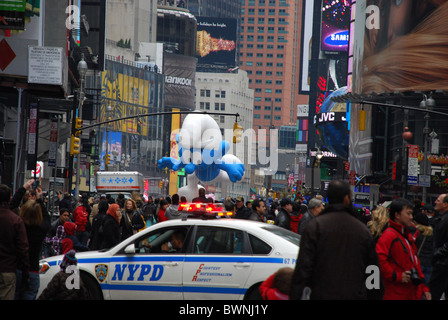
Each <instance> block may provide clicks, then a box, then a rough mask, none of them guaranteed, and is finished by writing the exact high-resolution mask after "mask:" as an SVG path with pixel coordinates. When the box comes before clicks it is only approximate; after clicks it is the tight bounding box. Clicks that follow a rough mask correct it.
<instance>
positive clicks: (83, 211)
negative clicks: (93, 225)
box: [73, 200, 89, 246]
mask: <svg viewBox="0 0 448 320" xmlns="http://www.w3.org/2000/svg"><path fill="white" fill-rule="evenodd" d="M86 201H87V200H84V202H83V204H82V205H80V206H77V207H76V209H75V211H73V222H74V223H75V224H76V237H77V238H78V240H79V241H80V242H81V243H82V245H84V246H87V241H88V240H89V232H88V231H87V221H88V219H89V212H88V211H87V206H88V203H87V202H86Z"/></svg>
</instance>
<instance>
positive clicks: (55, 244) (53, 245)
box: [45, 225, 66, 256]
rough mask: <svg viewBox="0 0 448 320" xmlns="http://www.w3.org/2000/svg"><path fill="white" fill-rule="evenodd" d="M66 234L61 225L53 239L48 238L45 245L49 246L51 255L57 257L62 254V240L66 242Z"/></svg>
mask: <svg viewBox="0 0 448 320" xmlns="http://www.w3.org/2000/svg"><path fill="white" fill-rule="evenodd" d="M65 236H66V234H65V230H64V226H63V225H59V226H58V228H57V229H56V233H55V235H54V236H53V237H46V238H45V243H46V244H47V245H48V246H49V254H50V255H51V256H56V255H59V254H61V252H62V240H64V238H65Z"/></svg>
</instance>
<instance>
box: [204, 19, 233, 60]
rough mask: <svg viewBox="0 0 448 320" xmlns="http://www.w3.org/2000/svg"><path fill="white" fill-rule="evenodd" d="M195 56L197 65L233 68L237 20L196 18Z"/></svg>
mask: <svg viewBox="0 0 448 320" xmlns="http://www.w3.org/2000/svg"><path fill="white" fill-rule="evenodd" d="M196 19H197V21H198V24H197V38H196V56H197V58H198V64H210V65H226V66H228V67H234V66H235V61H236V39H237V20H236V19H228V18H208V17H196Z"/></svg>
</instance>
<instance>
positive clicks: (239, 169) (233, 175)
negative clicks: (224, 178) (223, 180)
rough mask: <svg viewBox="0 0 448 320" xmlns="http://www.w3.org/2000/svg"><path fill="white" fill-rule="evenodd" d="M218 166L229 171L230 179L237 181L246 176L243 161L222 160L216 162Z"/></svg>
mask: <svg viewBox="0 0 448 320" xmlns="http://www.w3.org/2000/svg"><path fill="white" fill-rule="evenodd" d="M216 166H217V168H219V169H221V170H223V171H225V172H227V175H228V176H229V179H230V181H232V182H237V181H240V180H241V179H242V178H243V176H244V170H245V169H244V165H243V164H242V163H226V162H225V161H222V162H221V163H219V164H216Z"/></svg>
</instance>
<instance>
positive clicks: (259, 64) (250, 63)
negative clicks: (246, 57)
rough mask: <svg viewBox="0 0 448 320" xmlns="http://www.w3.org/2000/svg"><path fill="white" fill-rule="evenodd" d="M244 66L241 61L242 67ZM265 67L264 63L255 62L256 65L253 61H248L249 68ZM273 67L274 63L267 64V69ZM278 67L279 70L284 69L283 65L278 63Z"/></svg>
mask: <svg viewBox="0 0 448 320" xmlns="http://www.w3.org/2000/svg"><path fill="white" fill-rule="evenodd" d="M242 64H243V62H242V61H241V62H240V65H242ZM263 65H264V63H263V62H262V61H258V62H255V64H254V63H253V62H252V61H246V66H248V67H252V66H257V67H262V66H263ZM273 66H274V63H272V62H266V67H273ZM276 66H277V67H279V68H283V63H282V62H277V63H276Z"/></svg>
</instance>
